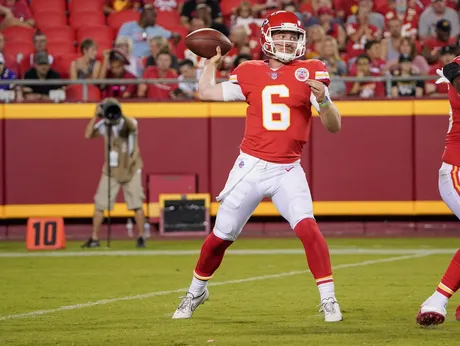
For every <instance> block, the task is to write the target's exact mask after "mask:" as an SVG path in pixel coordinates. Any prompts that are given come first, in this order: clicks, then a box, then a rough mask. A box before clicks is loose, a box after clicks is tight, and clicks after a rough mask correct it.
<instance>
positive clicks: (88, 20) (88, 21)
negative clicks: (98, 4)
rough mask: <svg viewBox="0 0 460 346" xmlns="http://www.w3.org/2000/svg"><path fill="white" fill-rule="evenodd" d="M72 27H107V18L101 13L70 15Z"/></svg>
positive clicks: (86, 12) (84, 12) (90, 12)
mask: <svg viewBox="0 0 460 346" xmlns="http://www.w3.org/2000/svg"><path fill="white" fill-rule="evenodd" d="M69 23H70V26H71V27H73V28H75V29H78V28H81V27H83V26H93V25H105V17H104V14H103V13H102V12H99V11H82V12H78V14H73V15H70V17H69Z"/></svg>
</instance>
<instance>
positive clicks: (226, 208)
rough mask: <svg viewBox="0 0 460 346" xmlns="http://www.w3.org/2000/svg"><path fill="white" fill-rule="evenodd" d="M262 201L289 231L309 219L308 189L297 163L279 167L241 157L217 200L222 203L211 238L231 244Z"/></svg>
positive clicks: (310, 216)
mask: <svg viewBox="0 0 460 346" xmlns="http://www.w3.org/2000/svg"><path fill="white" fill-rule="evenodd" d="M264 197H271V199H272V201H273V203H274V204H275V206H276V208H277V209H278V211H279V212H280V214H281V215H282V216H283V217H284V218H285V219H286V220H287V221H288V222H289V224H290V226H291V228H294V227H295V226H296V225H297V223H298V222H299V221H301V220H302V219H305V218H313V204H312V199H311V194H310V188H309V187H308V183H307V178H306V177H305V172H304V170H303V168H302V166H301V165H300V160H299V161H296V162H294V163H290V164H279V163H271V162H267V161H264V160H261V159H258V158H256V157H253V156H251V155H247V154H244V153H241V154H240V155H239V156H238V158H237V159H236V161H235V164H234V166H233V168H232V170H231V171H230V174H229V177H228V179H227V183H226V184H225V187H224V189H223V190H222V192H221V193H220V195H219V196H218V197H217V200H218V201H222V203H221V205H220V208H219V211H218V212H217V218H216V224H215V227H214V234H215V235H216V236H217V237H219V238H221V239H224V240H231V241H234V240H235V239H236V238H237V237H238V235H239V234H240V233H241V230H242V229H243V227H244V225H245V224H246V222H247V221H248V220H249V218H250V216H251V215H252V213H253V212H254V210H255V209H256V207H257V206H258V205H259V203H260V201H261V200H262V199H263V198H264Z"/></svg>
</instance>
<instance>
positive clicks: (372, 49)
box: [364, 40, 386, 74]
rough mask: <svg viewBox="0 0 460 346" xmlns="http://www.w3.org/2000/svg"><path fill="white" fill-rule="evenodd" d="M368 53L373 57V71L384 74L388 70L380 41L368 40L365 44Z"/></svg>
mask: <svg viewBox="0 0 460 346" xmlns="http://www.w3.org/2000/svg"><path fill="white" fill-rule="evenodd" d="M364 51H365V53H366V55H367V56H368V57H369V58H371V71H372V72H376V73H380V74H383V73H385V72H386V70H385V65H386V61H385V60H384V59H382V45H381V43H380V42H379V41H375V40H372V41H367V42H366V44H365V45H364Z"/></svg>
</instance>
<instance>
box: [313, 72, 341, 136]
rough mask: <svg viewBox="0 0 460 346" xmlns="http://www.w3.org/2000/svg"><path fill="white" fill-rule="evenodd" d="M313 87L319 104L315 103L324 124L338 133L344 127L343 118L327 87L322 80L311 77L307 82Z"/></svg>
mask: <svg viewBox="0 0 460 346" xmlns="http://www.w3.org/2000/svg"><path fill="white" fill-rule="evenodd" d="M306 83H307V84H308V85H309V86H310V89H311V92H312V94H313V96H314V97H315V98H316V102H317V104H313V106H314V107H315V108H316V110H317V111H318V113H319V117H320V118H321V122H322V123H323V126H324V127H325V128H326V129H327V130H328V131H329V132H332V133H337V132H339V131H340V128H341V127H342V118H341V117H340V113H339V111H338V109H337V108H336V107H335V105H334V104H333V103H332V101H331V99H330V97H329V92H328V89H327V87H326V86H325V85H324V84H323V83H322V82H320V81H317V80H315V79H309V80H307V82H306Z"/></svg>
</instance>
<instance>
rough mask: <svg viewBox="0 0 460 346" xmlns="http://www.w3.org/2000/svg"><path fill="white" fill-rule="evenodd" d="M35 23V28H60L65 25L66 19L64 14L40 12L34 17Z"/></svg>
mask: <svg viewBox="0 0 460 346" xmlns="http://www.w3.org/2000/svg"><path fill="white" fill-rule="evenodd" d="M34 19H35V21H36V22H37V27H38V28H39V29H42V28H43V27H46V26H61V25H67V17H66V15H65V13H64V12H56V11H53V12H40V14H39V15H37V16H35V17H34Z"/></svg>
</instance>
